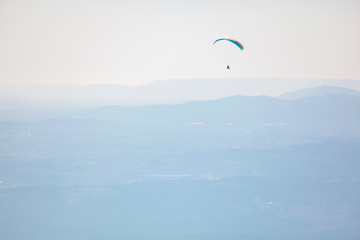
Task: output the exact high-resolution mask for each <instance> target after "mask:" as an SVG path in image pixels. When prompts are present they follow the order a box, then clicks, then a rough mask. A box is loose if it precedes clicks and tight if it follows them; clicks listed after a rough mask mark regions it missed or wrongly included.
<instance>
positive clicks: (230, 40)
mask: <svg viewBox="0 0 360 240" xmlns="http://www.w3.org/2000/svg"><path fill="white" fill-rule="evenodd" d="M222 40H226V41H229V42H231V43H233V44H235V45H236V46H238V47H239V48H240V50H241V51H242V50H244V46H243V45H242V44H241V43H240V42H239V41H238V40H235V39H233V38H219V39H217V40H216V41H215V42H214V43H213V45H214V44H215V43H217V42H218V41H222Z"/></svg>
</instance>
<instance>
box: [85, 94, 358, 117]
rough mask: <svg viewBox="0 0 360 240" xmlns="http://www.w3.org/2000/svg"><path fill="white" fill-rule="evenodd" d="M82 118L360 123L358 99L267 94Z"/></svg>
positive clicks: (104, 111)
mask: <svg viewBox="0 0 360 240" xmlns="http://www.w3.org/2000/svg"><path fill="white" fill-rule="evenodd" d="M81 116H82V117H85V118H97V119H112V120H123V121H129V122H143V121H144V120H145V121H146V120H148V121H153V122H157V123H159V124H160V123H165V122H169V121H170V122H188V123H189V122H194V123H209V122H211V123H228V122H236V123H246V124H249V123H254V124H266V123H276V124H279V123H338V122H339V123H345V122H356V123H360V98H359V97H356V96H352V95H347V94H337V95H331V94H330V95H322V96H312V97H306V98H301V99H298V100H295V101H289V100H283V99H279V98H273V97H267V96H232V97H227V98H222V99H217V100H209V101H195V102H189V103H184V104H176V105H153V106H141V107H120V106H108V107H101V108H97V109H94V110H89V111H86V112H83V113H82V115H81Z"/></svg>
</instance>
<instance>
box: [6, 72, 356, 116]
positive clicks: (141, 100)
mask: <svg viewBox="0 0 360 240" xmlns="http://www.w3.org/2000/svg"><path fill="white" fill-rule="evenodd" d="M322 85H332V86H338V87H347V88H353V89H357V90H360V80H333V79H324V80H311V79H307V80H305V79H291V78H229V79H215V78H214V79H174V80H163V81H155V82H152V83H148V84H144V85H141V86H123V85H117V84H108V85H107V84H94V85H69V84H68V85H67V84H56V85H46V84H22V85H0V110H1V109H4V108H7V109H12V108H14V109H19V108H23V109H27V108H29V106H37V107H38V108H42V107H44V108H51V109H53V108H56V109H61V108H74V107H75V108H76V107H81V108H84V107H86V108H92V107H100V106H105V105H122V106H135V105H151V104H175V103H185V102H190V101H195V100H212V99H219V98H224V97H229V96H234V95H245V96H259V95H266V96H273V97H275V96H279V95H281V94H284V93H286V92H289V91H296V90H299V89H303V88H311V87H319V86H322Z"/></svg>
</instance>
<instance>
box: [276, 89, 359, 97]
mask: <svg viewBox="0 0 360 240" xmlns="http://www.w3.org/2000/svg"><path fill="white" fill-rule="evenodd" d="M327 94H346V95H351V96H357V97H360V91H356V90H353V89H349V88H343V87H335V86H321V87H316V88H305V89H300V90H298V91H295V92H289V93H285V94H282V95H280V96H279V97H278V98H280V99H285V100H295V99H300V98H306V97H311V96H322V95H327Z"/></svg>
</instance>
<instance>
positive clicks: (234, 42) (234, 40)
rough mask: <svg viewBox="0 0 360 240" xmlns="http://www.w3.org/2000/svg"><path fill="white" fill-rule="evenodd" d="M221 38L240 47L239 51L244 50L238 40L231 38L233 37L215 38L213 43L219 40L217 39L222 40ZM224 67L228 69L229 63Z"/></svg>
mask: <svg viewBox="0 0 360 240" xmlns="http://www.w3.org/2000/svg"><path fill="white" fill-rule="evenodd" d="M223 40H225V41H229V42H231V43H233V44H235V45H236V46H237V47H239V48H240V50H241V51H242V50H244V46H243V45H242V44H241V43H240V42H239V41H238V40H236V39H233V38H219V39H217V40H215V42H214V43H213V45H215V43H217V42H219V41H223ZM226 69H228V70H230V65H227V66H226Z"/></svg>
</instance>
